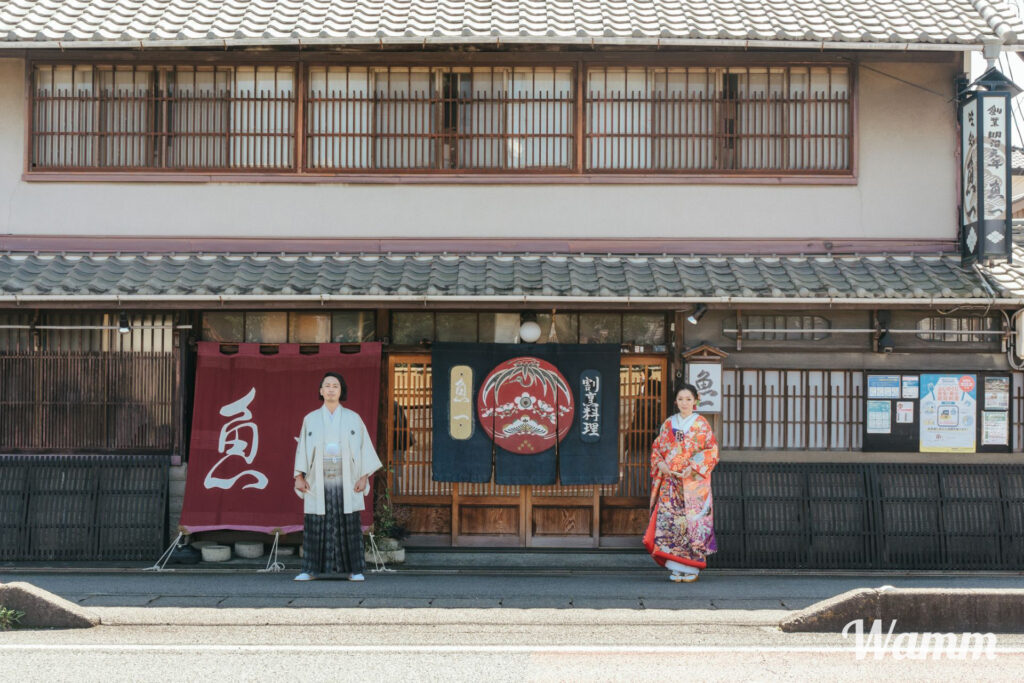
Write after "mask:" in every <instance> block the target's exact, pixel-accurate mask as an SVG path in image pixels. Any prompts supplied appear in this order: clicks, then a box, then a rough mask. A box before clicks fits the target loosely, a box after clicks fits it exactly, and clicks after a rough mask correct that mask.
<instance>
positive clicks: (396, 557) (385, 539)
mask: <svg viewBox="0 0 1024 683" xmlns="http://www.w3.org/2000/svg"><path fill="white" fill-rule="evenodd" d="M377 491H378V493H377V496H376V500H375V501H374V505H373V528H372V532H373V539H374V543H376V545H377V551H378V552H379V553H380V559H381V560H383V561H384V562H385V563H389V564H401V563H402V562H405V548H404V547H403V546H402V539H404V538H405V537H407V536H408V535H409V530H408V529H407V528H406V523H407V522H408V521H409V510H408V509H407V508H404V507H399V506H396V505H395V504H394V503H392V502H391V495H390V494H389V493H388V492H387V486H386V485H383V486H379V487H377ZM366 561H367V562H373V561H374V558H373V551H372V547H371V546H370V544H369V543H368V544H367V547H366Z"/></svg>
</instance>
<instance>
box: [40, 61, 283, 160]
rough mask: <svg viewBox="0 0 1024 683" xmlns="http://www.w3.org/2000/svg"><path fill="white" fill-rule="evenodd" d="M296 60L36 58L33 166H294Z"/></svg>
mask: <svg viewBox="0 0 1024 683" xmlns="http://www.w3.org/2000/svg"><path fill="white" fill-rule="evenodd" d="M294 82H295V67H293V66H216V67H214V66H209V67H207V66H148V65H92V64H74V65H71V64H61V65H51V64H39V65H36V66H35V68H34V69H33V83H32V146H31V167H32V169H34V170H54V169H63V170H94V169H103V170H147V169H152V170H224V171H236V170H282V169H290V168H294V160H295V107H296V103H295V88H294Z"/></svg>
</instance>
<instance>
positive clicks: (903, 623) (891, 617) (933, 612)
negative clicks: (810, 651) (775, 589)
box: [779, 586, 1024, 633]
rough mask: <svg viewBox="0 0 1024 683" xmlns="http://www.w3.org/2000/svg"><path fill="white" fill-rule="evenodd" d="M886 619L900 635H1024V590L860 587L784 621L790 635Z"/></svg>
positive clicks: (801, 611)
mask: <svg viewBox="0 0 1024 683" xmlns="http://www.w3.org/2000/svg"><path fill="white" fill-rule="evenodd" d="M858 619H863V620H864V622H865V623H864V628H865V629H869V628H870V627H871V622H872V621H873V620H875V619H878V620H880V621H881V622H882V623H883V624H884V625H885V630H886V631H888V630H889V629H888V627H889V624H890V622H893V621H895V622H896V626H895V628H894V632H895V633H908V632H914V633H926V632H931V633H1024V589H1014V588H1006V589H987V588H893V587H892V586H882V587H881V588H859V589H856V590H852V591H847V592H846V593H842V594H840V595H837V596H836V597H834V598H830V599H828V600H823V601H821V602H818V603H815V604H813V605H811V606H810V607H807V608H806V609H802V610H800V611H798V612H796V613H794V614H793V615H792V616H789V617H787V618H785V619H783V620H782V621H781V622H779V628H781V629H782V630H783V631H785V632H787V633H794V632H813V633H837V632H840V631H842V630H843V628H844V627H845V626H846V625H847V624H849V623H850V622H851V621H856V620H858Z"/></svg>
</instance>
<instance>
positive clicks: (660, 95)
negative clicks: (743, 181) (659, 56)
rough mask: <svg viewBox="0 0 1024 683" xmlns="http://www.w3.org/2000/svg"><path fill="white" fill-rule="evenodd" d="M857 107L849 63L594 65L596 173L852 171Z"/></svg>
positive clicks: (590, 75)
mask: <svg viewBox="0 0 1024 683" xmlns="http://www.w3.org/2000/svg"><path fill="white" fill-rule="evenodd" d="M851 112H852V109H851V107H850V75H849V70H848V69H847V68H846V67H838V66H821V67H817V66H815V67H810V66H804V67H742V68H708V67H685V68H640V67H638V68H613V67H609V68H600V69H590V70H589V71H588V72H587V100H586V124H587V131H586V137H587V143H586V164H587V169H588V170H591V171H620V172H621V171H648V172H650V171H660V172H678V171H687V172H713V171H719V172H722V171H727V172H751V171H756V172H776V173H792V172H801V173H803V172H813V173H824V172H836V171H848V170H849V169H850V145H851V141H852V137H851V135H850V130H851V123H850V119H851Z"/></svg>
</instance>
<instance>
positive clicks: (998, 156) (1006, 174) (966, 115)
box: [960, 91, 1013, 264]
mask: <svg viewBox="0 0 1024 683" xmlns="http://www.w3.org/2000/svg"><path fill="white" fill-rule="evenodd" d="M1009 117H1010V95H1009V93H1007V92H1002V91H997V92H986V91H979V92H976V93H972V94H970V95H968V96H967V97H966V99H965V100H964V102H963V103H962V104H961V105H960V135H961V141H960V144H961V149H960V154H961V156H960V160H961V164H962V166H961V170H960V172H961V175H960V192H961V195H960V205H961V208H960V254H961V259H962V261H963V262H964V263H965V264H968V263H971V262H974V261H977V260H978V259H989V258H999V259H1007V260H1011V259H1012V253H1013V250H1012V245H1011V232H1010V231H1011V229H1012V221H1011V216H1012V209H1011V202H1012V201H1013V197H1012V192H1011V191H1010V166H1011V164H1010V135H1009Z"/></svg>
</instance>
